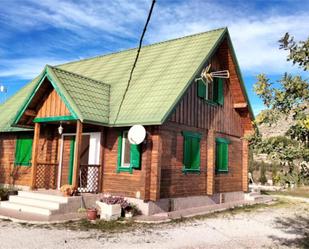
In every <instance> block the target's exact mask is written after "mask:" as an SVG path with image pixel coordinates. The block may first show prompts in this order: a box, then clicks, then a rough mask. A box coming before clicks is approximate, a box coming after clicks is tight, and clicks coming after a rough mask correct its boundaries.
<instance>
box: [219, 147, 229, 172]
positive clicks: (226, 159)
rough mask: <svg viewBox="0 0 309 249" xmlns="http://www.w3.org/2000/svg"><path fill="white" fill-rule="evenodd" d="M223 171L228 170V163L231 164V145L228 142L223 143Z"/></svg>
mask: <svg viewBox="0 0 309 249" xmlns="http://www.w3.org/2000/svg"><path fill="white" fill-rule="evenodd" d="M222 145H223V146H222V154H223V155H222V167H221V170H222V171H227V170H228V164H229V146H228V144H222Z"/></svg>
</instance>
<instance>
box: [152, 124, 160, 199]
mask: <svg viewBox="0 0 309 249" xmlns="http://www.w3.org/2000/svg"><path fill="white" fill-rule="evenodd" d="M152 143H153V144H152V155H151V171H150V193H149V194H150V195H149V199H150V200H151V201H157V200H159V199H160V183H161V154H162V142H161V134H160V133H159V130H158V128H156V129H155V131H154V134H153V135H152Z"/></svg>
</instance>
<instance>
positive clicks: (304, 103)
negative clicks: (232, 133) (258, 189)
mask: <svg viewBox="0 0 309 249" xmlns="http://www.w3.org/2000/svg"><path fill="white" fill-rule="evenodd" d="M279 44H280V49H284V50H287V51H289V54H288V56H287V60H288V61H292V62H293V64H295V65H298V66H299V67H300V68H302V69H303V70H304V71H307V70H308V69H309V37H308V39H307V40H306V41H299V42H295V41H294V37H292V36H290V35H289V34H288V33H286V34H285V35H284V37H283V38H282V39H280V40H279ZM257 80H258V81H257V83H256V84H255V85H254V90H255V92H256V94H257V95H258V96H259V97H260V98H261V99H262V101H263V103H264V105H265V106H266V107H267V109H266V110H264V111H262V112H261V113H260V114H259V115H258V116H257V118H256V124H257V125H261V124H265V125H269V126H271V125H272V124H274V123H276V122H277V121H278V120H279V119H280V117H282V116H284V117H286V118H288V117H292V119H293V120H294V122H293V124H292V125H291V126H290V127H289V129H288V131H287V132H286V134H285V137H272V138H267V139H263V138H262V137H261V135H260V134H259V133H258V130H256V133H255V134H254V135H252V136H251V137H250V145H251V148H252V149H253V150H254V151H255V152H257V153H266V154H268V155H269V157H271V158H272V159H275V160H279V161H280V162H281V164H282V165H285V166H288V169H289V170H288V172H287V174H289V176H291V175H294V174H295V171H297V169H298V168H300V167H295V166H296V165H295V164H297V163H296V161H297V162H298V164H299V165H300V164H301V163H303V162H308V163H309V110H308V103H309V83H308V79H303V78H302V77H301V76H299V75H296V76H293V75H291V74H288V73H284V75H283V76H282V78H281V79H280V80H279V81H278V82H277V84H274V83H273V82H271V81H270V80H269V78H268V77H267V76H266V75H265V74H260V75H258V76H257ZM302 165H303V164H302ZM300 172H301V171H300V170H299V173H300ZM286 179H287V177H286ZM301 180H302V178H301V177H300V178H299V179H298V182H300V181H301ZM294 182H295V181H294Z"/></svg>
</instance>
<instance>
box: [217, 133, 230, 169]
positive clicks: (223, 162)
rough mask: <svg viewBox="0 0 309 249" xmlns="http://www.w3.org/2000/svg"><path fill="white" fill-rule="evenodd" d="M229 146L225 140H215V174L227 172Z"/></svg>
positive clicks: (228, 142)
mask: <svg viewBox="0 0 309 249" xmlns="http://www.w3.org/2000/svg"><path fill="white" fill-rule="evenodd" d="M229 144H230V141H229V140H228V139H225V138H217V139H216V172H218V173H220V172H228V164H229Z"/></svg>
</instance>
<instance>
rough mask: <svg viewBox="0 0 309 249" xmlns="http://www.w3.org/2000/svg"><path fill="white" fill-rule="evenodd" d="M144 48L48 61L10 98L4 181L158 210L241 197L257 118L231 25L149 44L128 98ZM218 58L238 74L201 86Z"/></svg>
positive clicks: (1, 143)
mask: <svg viewBox="0 0 309 249" xmlns="http://www.w3.org/2000/svg"><path fill="white" fill-rule="evenodd" d="M135 56H136V49H130V50H126V51H121V52H117V53H112V54H107V55H103V56H98V57H94V58H89V59H84V60H80V61H75V62H70V63H66V64H62V65H58V66H55V67H53V66H49V65H47V66H45V68H44V69H43V71H42V73H41V74H40V75H39V76H37V77H36V78H35V79H34V80H33V81H31V82H30V83H29V84H27V85H26V86H25V87H24V88H22V89H21V90H20V91H19V92H17V93H16V94H15V95H14V96H13V97H11V98H10V99H9V100H8V101H7V102H6V103H4V104H3V105H1V106H0V183H2V184H13V183H14V184H15V185H16V186H20V187H29V188H31V189H37V188H39V189H40V188H44V189H59V188H60V187H61V186H62V185H64V184H72V185H74V186H76V187H78V188H79V190H80V191H81V192H92V193H97V192H99V193H100V192H103V193H111V194H119V195H123V196H126V197H130V198H134V199H135V200H141V203H144V204H147V205H152V206H151V207H150V206H149V208H152V209H153V210H152V211H151V212H156V211H154V210H157V208H158V207H160V208H162V209H169V210H171V209H178V208H181V207H189V206H192V205H201V203H203V204H205V203H210V202H220V201H221V202H222V201H231V200H239V199H242V198H243V196H244V192H246V191H247V189H248V143H247V141H246V140H245V139H244V136H245V135H246V134H249V133H250V132H252V129H253V126H252V120H253V119H254V116H253V113H252V110H251V107H250V103H249V99H248V97H247V94H246V91H245V87H244V83H243V79H242V76H241V73H240V69H239V66H238V63H237V59H236V55H235V52H234V50H233V46H232V42H231V39H230V36H229V33H228V30H227V28H223V29H217V30H212V31H209V32H205V33H200V34H196V35H191V36H186V37H182V38H179V39H174V40H169V41H165V42H160V43H156V44H152V45H149V46H144V47H142V49H141V53H140V58H139V61H138V63H137V66H136V69H135V71H134V74H133V78H132V82H131V85H130V87H129V89H128V91H127V94H126V95H125V98H124V99H123V96H124V92H125V89H126V86H127V82H128V77H129V73H130V70H131V67H132V62H133V61H134V58H135ZM209 64H211V70H212V71H218V70H229V73H230V77H229V79H223V78H214V80H213V82H211V83H208V84H205V83H204V82H202V80H201V78H200V75H201V72H202V70H203V69H204V68H205V67H206V66H207V65H209ZM122 99H123V104H122V106H121V108H120V103H121V101H122ZM134 124H141V125H143V126H144V127H145V129H146V131H147V136H146V139H145V141H144V142H143V143H142V144H140V145H130V143H129V142H128V138H127V136H128V130H129V128H130V127H131V126H132V125H134ZM59 130H60V132H59ZM184 197H185V198H184ZM171 200H173V204H171ZM171 205H172V207H171Z"/></svg>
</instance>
